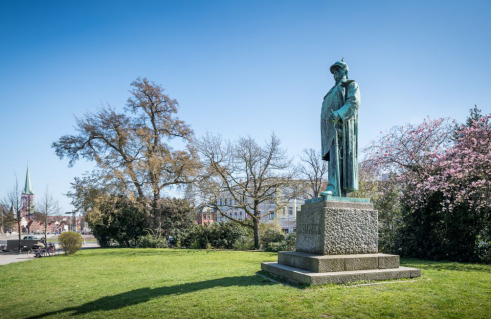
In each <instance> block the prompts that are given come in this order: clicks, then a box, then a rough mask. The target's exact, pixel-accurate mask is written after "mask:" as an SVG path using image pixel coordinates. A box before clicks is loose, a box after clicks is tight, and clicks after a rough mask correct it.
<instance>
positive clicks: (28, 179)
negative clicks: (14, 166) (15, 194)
mask: <svg viewBox="0 0 491 319" xmlns="http://www.w3.org/2000/svg"><path fill="white" fill-rule="evenodd" d="M22 194H29V195H34V192H33V191H32V188H31V177H30V176H29V165H27V172H26V185H25V186H24V190H23V191H22Z"/></svg>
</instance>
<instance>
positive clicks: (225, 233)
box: [183, 222, 249, 249]
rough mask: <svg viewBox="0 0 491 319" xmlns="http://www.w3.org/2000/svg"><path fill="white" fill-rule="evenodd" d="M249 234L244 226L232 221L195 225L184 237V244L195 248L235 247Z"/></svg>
mask: <svg viewBox="0 0 491 319" xmlns="http://www.w3.org/2000/svg"><path fill="white" fill-rule="evenodd" d="M248 235H249V234H248V230H247V229H246V228H245V227H244V226H241V225H239V224H236V223H232V222H228V223H213V224H211V225H204V226H200V225H195V226H194V227H193V228H192V229H191V230H190V231H189V233H188V234H187V236H186V237H185V238H184V239H183V244H184V246H185V247H188V248H194V249H207V248H218V249H233V248H235V247H236V243H237V242H238V241H239V240H242V241H244V239H243V237H248Z"/></svg>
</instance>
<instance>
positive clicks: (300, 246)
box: [261, 198, 421, 285]
mask: <svg viewBox="0 0 491 319" xmlns="http://www.w3.org/2000/svg"><path fill="white" fill-rule="evenodd" d="M377 252H378V212H377V211H376V210H374V209H373V204H370V202H369V200H367V199H347V198H330V199H329V200H324V199H322V198H321V199H319V200H314V201H312V202H310V203H306V204H305V205H302V210H301V211H300V212H298V213H297V242H296V252H280V253H279V254H278V262H277V263H262V264H261V269H262V270H264V271H267V272H269V273H271V274H274V275H277V276H280V277H284V278H286V279H288V280H289V281H293V282H298V283H304V284H309V285H319V284H325V283H347V282H355V281H361V280H389V279H399V278H414V277H419V276H421V271H420V270H419V269H415V268H407V267H399V256H397V255H387V254H378V253H377Z"/></svg>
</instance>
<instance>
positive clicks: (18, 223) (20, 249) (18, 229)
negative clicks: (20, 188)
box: [17, 213, 22, 254]
mask: <svg viewBox="0 0 491 319" xmlns="http://www.w3.org/2000/svg"><path fill="white" fill-rule="evenodd" d="M17 231H18V234H19V245H18V246H19V254H20V253H21V252H22V247H21V246H20V237H21V233H22V231H21V229H20V214H19V213H17Z"/></svg>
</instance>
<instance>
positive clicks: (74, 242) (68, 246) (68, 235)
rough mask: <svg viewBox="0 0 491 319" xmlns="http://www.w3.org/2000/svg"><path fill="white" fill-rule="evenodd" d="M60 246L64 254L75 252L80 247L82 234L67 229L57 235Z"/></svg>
mask: <svg viewBox="0 0 491 319" xmlns="http://www.w3.org/2000/svg"><path fill="white" fill-rule="evenodd" d="M58 240H59V242H60V245H61V247H62V248H63V250H64V251H65V255H72V254H75V253H76V252H77V251H79V250H80V249H81V248H82V242H83V239H82V235H80V234H79V233H76V232H73V231H68V232H64V233H62V234H61V235H60V236H58Z"/></svg>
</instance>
